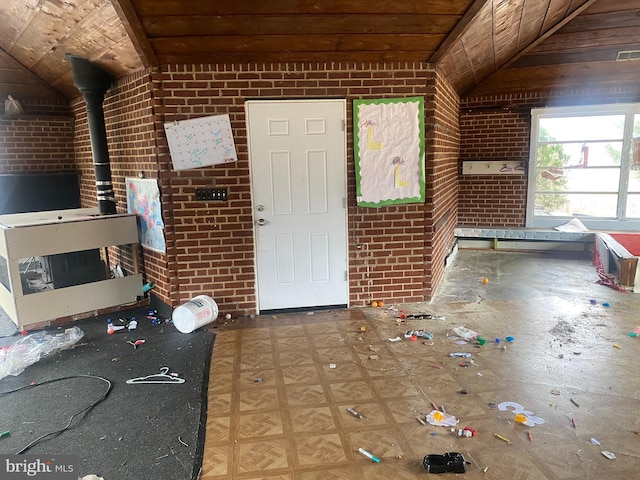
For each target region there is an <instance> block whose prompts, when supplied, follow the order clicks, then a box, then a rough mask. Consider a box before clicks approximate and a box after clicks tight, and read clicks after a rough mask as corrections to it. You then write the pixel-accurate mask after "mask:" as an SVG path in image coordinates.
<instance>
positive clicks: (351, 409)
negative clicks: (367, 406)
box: [347, 407, 362, 418]
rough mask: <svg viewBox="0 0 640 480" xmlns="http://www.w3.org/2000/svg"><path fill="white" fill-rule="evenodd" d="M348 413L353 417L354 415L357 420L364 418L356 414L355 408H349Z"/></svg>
mask: <svg viewBox="0 0 640 480" xmlns="http://www.w3.org/2000/svg"><path fill="white" fill-rule="evenodd" d="M347 412H349V413H350V414H351V415H353V416H354V417H356V418H362V414H361V413H358V412H356V411H355V410H354V409H353V408H351V407H349V408H347Z"/></svg>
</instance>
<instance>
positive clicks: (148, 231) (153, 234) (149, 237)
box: [125, 178, 167, 253]
mask: <svg viewBox="0 0 640 480" xmlns="http://www.w3.org/2000/svg"><path fill="white" fill-rule="evenodd" d="M125 182H126V183H127V212H128V213H135V214H136V215H137V216H138V218H139V220H140V221H139V226H140V243H141V244H142V245H143V246H144V247H146V248H149V249H151V250H155V251H156V252H161V253H165V252H166V250H167V248H166V245H165V241H164V222H163V221H162V203H161V201H160V189H159V188H158V182H157V180H155V179H151V178H148V179H147V178H143V179H140V178H127V179H125Z"/></svg>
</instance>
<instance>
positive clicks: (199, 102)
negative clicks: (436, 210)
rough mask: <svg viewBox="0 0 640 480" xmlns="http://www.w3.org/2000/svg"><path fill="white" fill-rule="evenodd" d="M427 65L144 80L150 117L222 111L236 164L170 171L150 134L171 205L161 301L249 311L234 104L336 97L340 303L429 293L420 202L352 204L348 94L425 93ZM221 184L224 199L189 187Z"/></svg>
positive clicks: (194, 71) (247, 200)
mask: <svg viewBox="0 0 640 480" xmlns="http://www.w3.org/2000/svg"><path fill="white" fill-rule="evenodd" d="M433 76H434V72H433V71H432V70H431V69H430V68H429V67H428V66H427V65H423V64H380V65H375V64H374V65H370V64H326V65H325V64H321V65H315V64H314V65H309V64H276V65H253V64H252V65H233V66H220V67H215V66H170V67H166V68H164V69H163V70H162V71H161V72H158V73H157V74H155V75H154V77H153V86H154V88H153V91H154V97H156V98H158V101H159V103H161V104H162V106H159V107H158V109H157V111H156V112H157V113H158V115H157V117H156V120H157V122H160V123H162V122H164V121H174V120H182V119H186V118H193V117H198V116H204V115H214V114H229V116H230V118H231V123H232V128H233V131H234V139H235V143H236V150H237V153H238V162H236V163H234V164H227V165H217V166H215V167H206V168H200V169H195V170H187V171H180V172H174V171H172V169H171V164H170V157H169V155H168V148H167V146H166V140H165V139H164V135H163V133H162V132H161V130H160V129H159V128H158V127H157V131H158V148H159V150H158V151H159V158H158V160H159V165H160V168H161V170H162V172H163V173H162V176H163V178H166V180H167V182H168V185H169V191H170V197H171V198H170V203H171V208H172V223H171V224H169V225H168V226H167V253H168V254H167V257H168V262H169V271H170V276H171V279H170V282H171V291H172V292H175V294H172V298H171V301H172V303H173V304H174V305H176V304H179V303H181V302H184V301H186V300H188V299H189V298H191V297H192V296H194V295H197V294H200V293H205V294H209V295H211V296H212V297H213V298H215V299H216V302H218V303H219V304H220V308H221V310H222V311H235V312H237V311H244V312H251V311H254V309H255V303H256V298H255V285H254V282H255V271H254V242H253V230H252V229H253V224H252V207H251V197H250V175H249V159H248V150H247V132H246V127H245V122H246V118H245V112H244V102H245V101H246V100H247V99H257V98H270V99H274V98H276V99H287V98H300V97H305V98H346V99H347V104H348V112H347V115H348V118H347V137H348V138H347V145H348V152H347V158H348V172H347V177H348V178H347V180H348V230H349V234H348V235H349V239H348V241H349V263H350V266H349V276H350V292H351V297H350V302H351V304H352V305H362V304H365V303H368V302H369V301H371V300H372V299H383V300H386V301H394V302H408V301H420V300H424V299H425V294H427V295H428V294H429V292H430V288H431V286H430V285H427V284H426V281H425V278H427V277H429V276H430V275H429V266H425V264H424V258H425V230H426V226H425V221H426V218H425V206H424V205H417V204H412V205H404V206H389V207H383V208H380V209H369V208H360V207H357V206H356V204H355V203H356V202H355V173H354V166H353V149H352V145H353V136H352V135H353V134H352V128H351V125H352V115H353V113H352V100H353V99H357V98H382V97H406V96H415V95H420V96H424V95H425V94H426V92H427V81H428V80H429V79H430V78H432V77H433ZM214 184H215V185H216V186H221V187H228V191H229V201H228V202H227V203H225V204H215V203H201V202H198V203H196V202H194V201H193V198H194V193H195V189H196V188H197V187H203V186H213V185H214Z"/></svg>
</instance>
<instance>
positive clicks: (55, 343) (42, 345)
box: [0, 327, 84, 379]
mask: <svg viewBox="0 0 640 480" xmlns="http://www.w3.org/2000/svg"><path fill="white" fill-rule="evenodd" d="M83 336H84V332H83V331H82V330H81V329H80V328H79V327H72V328H67V329H65V331H64V332H63V333H58V334H52V333H47V332H45V331H42V332H37V333H32V334H29V335H25V336H22V337H21V338H20V339H19V340H17V341H16V342H15V343H14V344H13V345H9V346H6V347H2V348H0V379H2V378H4V377H6V376H7V375H12V376H17V375H20V374H21V373H22V372H24V370H25V369H26V368H27V367H29V366H31V365H33V364H34V363H36V362H38V361H40V359H41V358H43V357H45V356H47V355H51V354H53V353H56V352H59V351H61V350H67V349H69V348H72V347H73V346H74V345H75V344H76V343H78V341H79V340H80V339H81V338H82V337H83Z"/></svg>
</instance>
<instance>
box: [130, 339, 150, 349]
mask: <svg viewBox="0 0 640 480" xmlns="http://www.w3.org/2000/svg"><path fill="white" fill-rule="evenodd" d="M144 342H146V340H136V341H135V342H132V341H131V340H127V343H128V344H129V345H133V349H134V350H135V349H137V348H138V347H139V346H140V345H142V344H143V343H144Z"/></svg>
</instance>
